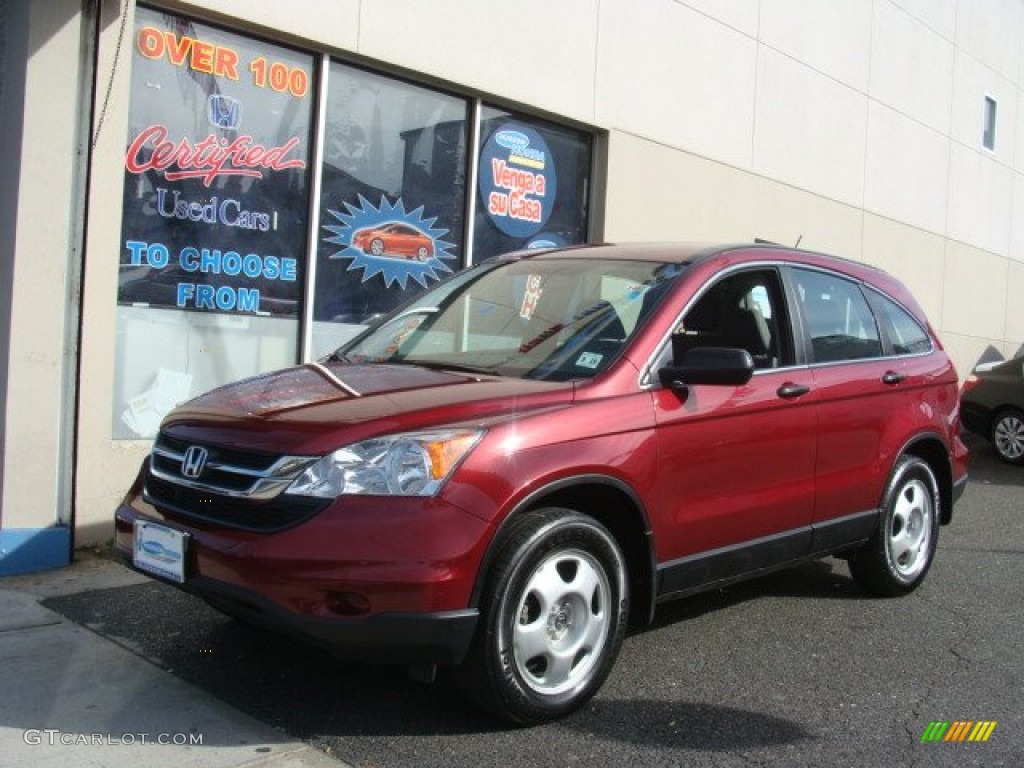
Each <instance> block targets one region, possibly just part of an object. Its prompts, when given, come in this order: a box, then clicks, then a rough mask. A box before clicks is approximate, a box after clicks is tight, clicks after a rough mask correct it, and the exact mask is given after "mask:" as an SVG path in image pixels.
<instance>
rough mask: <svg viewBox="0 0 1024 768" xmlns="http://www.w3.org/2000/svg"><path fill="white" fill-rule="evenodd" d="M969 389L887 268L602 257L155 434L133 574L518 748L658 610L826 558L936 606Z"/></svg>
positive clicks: (589, 687)
mask: <svg viewBox="0 0 1024 768" xmlns="http://www.w3.org/2000/svg"><path fill="white" fill-rule="evenodd" d="M957 394H958V393H957V375H956V372H955V371H954V368H953V365H952V364H951V362H950V360H949V358H948V357H947V356H946V354H945V353H944V352H943V350H942V347H941V345H940V343H939V341H938V339H937V338H936V337H935V334H934V333H933V331H932V330H931V328H930V327H929V325H928V322H927V321H926V319H925V317H924V315H923V314H922V312H921V309H920V307H919V306H918V305H917V303H916V302H915V301H914V299H913V298H912V297H911V296H910V294H909V293H908V292H907V290H906V289H905V288H904V287H903V286H902V285H901V284H900V283H899V282H897V281H896V280H894V279H893V278H892V277H890V276H888V275H886V274H885V273H883V272H880V271H879V270H877V269H873V268H871V267H868V266H865V265H863V264H857V263H853V262H848V261H844V260H841V259H836V258H832V257H828V256H823V255H819V254H814V253H808V252H803V251H798V250H793V249H787V248H781V247H774V246H762V245H757V246H753V245H737V246H720V247H712V248H698V247H693V246H667V245H665V246H663V245H657V246H654V245H636V246H611V245H608V246H584V247H578V248H571V249H562V250H554V251H547V252H544V253H537V252H524V253H519V254H512V255H509V256H507V257H502V258H498V259H495V260H492V261H487V262H485V263H483V264H480V265H478V266H476V267H473V268H471V269H468V270H465V271H463V272H460V273H458V274H456V275H455V276H453V277H452V278H450V279H449V280H447V281H446V282H444V283H441V284H440V285H438V286H437V287H436V288H434V289H433V290H431V291H429V292H427V293H425V294H423V295H421V296H420V297H419V298H417V299H415V300H414V301H413V302H411V303H410V304H407V305H406V306H404V307H403V308H401V309H399V310H397V311H396V312H394V313H393V314H391V315H390V316H388V317H386V318H385V319H384V320H383V321H381V322H380V323H378V324H376V325H375V326H374V327H371V328H370V329H368V330H367V331H366V332H365V333H363V334H362V335H361V336H359V337H357V338H356V339H354V340H353V341H352V342H351V343H349V344H348V345H346V346H344V347H342V348H341V349H340V350H338V351H337V352H335V353H334V354H332V355H331V356H330V357H328V358H326V359H324V360H322V361H320V362H317V363H309V364H306V365H301V366H298V367H295V368H290V369H287V370H283V371H278V372H275V373H270V374H267V375H263V376H257V377H255V378H251V379H248V380H246V381H242V382H239V383H237V384H232V385H229V386H226V387H222V388H220V389H217V390H214V391H212V392H210V393H208V394H206V395H203V396H201V397H199V398H197V399H195V400H192V401H191V402H189V403H186V404H184V405H182V406H180V407H179V408H178V409H177V410H175V411H174V412H173V413H171V414H170V415H169V416H168V417H167V418H166V419H165V421H164V423H163V425H162V428H161V430H160V434H159V436H158V438H157V439H156V442H155V444H154V446H153V451H152V454H151V455H150V457H149V458H148V459H147V460H146V462H145V463H144V465H143V467H142V469H141V472H140V474H139V477H138V480H137V481H136V482H135V484H134V486H133V487H132V488H131V490H130V491H129V493H128V495H127V497H126V498H125V500H124V502H123V504H121V506H120V507H119V508H118V509H117V512H116V525H117V541H118V545H119V547H120V548H121V549H122V550H123V551H124V552H125V553H126V555H128V556H130V557H131V558H132V561H133V563H134V565H135V566H136V567H137V568H139V569H141V570H143V571H145V572H147V573H150V574H152V575H155V576H157V577H160V578H163V579H166V580H168V581H170V582H172V583H175V584H177V585H179V586H180V587H181V588H183V589H185V590H188V591H189V592H193V593H195V594H197V595H200V596H201V597H202V598H204V599H205V600H207V601H208V602H209V603H211V604H213V605H214V606H216V607H217V608H219V609H221V610H223V611H225V612H226V613H228V614H231V615H234V616H237V617H239V618H241V619H243V620H245V621H249V622H252V623H254V624H260V625H267V626H271V627H276V628H278V629H280V630H284V631H288V632H291V633H294V634H298V635H300V636H303V637H305V638H307V639H311V640H314V641H318V642H320V643H322V644H325V645H328V646H330V647H332V648H334V649H337V650H339V651H342V652H344V653H346V654H347V655H349V656H350V657H355V658H366V659H379V660H390V661H401V662H404V663H409V664H411V665H414V668H415V669H417V670H418V671H419V672H420V673H428V672H432V671H433V669H434V668H435V666H436V665H438V664H441V665H449V666H452V667H454V676H455V678H456V680H457V682H458V683H459V685H460V686H461V687H462V688H463V690H464V691H465V692H466V693H467V694H468V695H470V696H471V697H472V698H473V699H475V700H476V701H477V702H479V703H480V704H481V705H482V706H484V707H486V708H487V709H490V710H491V711H493V712H496V713H498V714H500V715H502V716H504V717H506V718H510V719H512V720H514V721H517V722H520V723H536V722H541V721H544V720H547V719H550V718H553V717H557V716H560V715H563V714H565V713H567V712H569V711H571V710H573V709H575V708H577V707H579V706H580V705H581V704H582V703H583V702H585V701H586V700H587V699H588V698H589V697H591V696H592V695H593V694H594V693H595V692H596V691H597V690H598V688H599V687H600V686H601V684H602V682H603V681H604V679H605V677H606V676H607V675H608V672H609V670H610V669H611V667H612V664H613V663H614V661H615V658H616V655H617V653H618V651H619V647H620V645H621V643H622V641H623V636H624V635H625V633H626V630H627V627H628V626H629V624H630V623H631V622H632V623H634V624H642V623H644V622H647V621H650V619H651V617H652V615H653V614H654V611H655V608H656V607H657V605H658V604H659V603H661V602H663V601H666V600H669V599H671V598H676V597H680V596H684V595H688V594H691V593H695V592H698V591H700V590H705V589H709V588H714V587H718V586H721V585H722V584H725V583H728V582H732V581H736V580H738V579H744V578H749V577H752V576H758V575H761V574H764V573H767V572H769V571H772V570H775V569H778V568H782V567H785V566H790V565H793V564H795V563H799V562H803V561H806V560H808V559H814V558H820V557H823V556H825V555H836V556H839V557H842V558H845V559H846V560H848V561H849V566H850V571H851V573H852V575H853V578H854V579H855V580H856V581H857V582H858V583H859V584H860V585H861V586H862V587H863V588H864V589H865V590H866V591H867V592H869V593H871V594H875V595H901V594H904V593H907V592H910V591H911V590H913V589H914V588H915V587H917V586H918V585H919V584H920V583H921V582H922V580H923V579H924V577H925V574H926V573H927V572H928V568H929V566H930V565H931V562H932V559H933V558H934V556H935V551H936V546H937V543H938V534H939V526H940V525H942V524H947V523H949V522H950V520H951V517H952V513H953V503H954V501H955V500H956V499H957V498H958V497H959V495H960V493H961V492H962V491H963V489H964V486H965V483H966V459H967V450H966V448H965V447H964V445H963V443H962V442H961V441H960V439H959V437H958V432H959V412H958V399H957Z"/></svg>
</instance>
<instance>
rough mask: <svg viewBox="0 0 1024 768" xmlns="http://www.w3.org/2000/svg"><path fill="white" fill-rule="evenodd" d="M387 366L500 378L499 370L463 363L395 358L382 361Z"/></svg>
mask: <svg viewBox="0 0 1024 768" xmlns="http://www.w3.org/2000/svg"><path fill="white" fill-rule="evenodd" d="M381 363H384V364H385V365H387V364H391V365H415V366H418V367H420V368H428V369H430V370H432V371H456V372H458V373H479V374H483V375H485V376H500V375H501V374H499V373H498V371H497V369H495V368H485V367H483V366H480V365H465V364H463V363H449V362H446V361H443V360H410V359H408V358H404V357H393V358H391V359H390V360H381Z"/></svg>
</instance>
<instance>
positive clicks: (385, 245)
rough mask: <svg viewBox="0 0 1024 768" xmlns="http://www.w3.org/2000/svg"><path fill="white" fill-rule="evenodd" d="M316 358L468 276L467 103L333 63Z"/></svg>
mask: <svg viewBox="0 0 1024 768" xmlns="http://www.w3.org/2000/svg"><path fill="white" fill-rule="evenodd" d="M327 82H328V94H327V104H326V110H327V115H326V117H327V119H326V127H325V135H324V158H323V166H322V169H321V173H322V177H321V195H320V224H321V226H320V234H319V243H318V246H317V257H316V269H317V274H316V283H315V286H316V291H315V296H316V298H315V301H314V306H313V319H314V327H313V347H314V356H318V355H322V354H326V353H327V352H329V351H331V350H332V349H335V348H336V347H337V346H338V345H339V344H340V343H341V342H342V341H344V340H345V339H346V338H348V337H349V336H351V335H352V334H353V333H354V332H355V331H357V330H358V329H359V328H361V325H360V324H361V323H363V322H365V321H366V319H367V318H370V317H373V316H374V315H378V314H382V313H384V312H387V311H389V310H391V309H393V308H394V307H395V306H396V305H398V304H399V303H401V302H402V301H405V300H406V299H407V298H409V297H410V296H411V295H412V294H413V293H417V292H419V291H421V290H423V289H424V288H426V287H427V286H428V285H429V284H431V283H434V282H436V281H437V280H439V279H441V278H443V277H446V276H447V275H449V274H451V273H452V272H453V271H456V270H458V269H459V268H460V267H461V266H463V248H462V237H463V235H462V231H463V219H464V217H465V199H466V198H465V178H466V144H467V126H468V117H469V105H468V103H467V101H466V100H465V99H460V98H456V97H454V96H449V95H447V94H444V93H440V92H437V91H433V90H429V89H427V88H422V87H419V86H416V85H411V84H409V83H405V82H402V81H400V80H395V79H393V78H388V77H383V76H381V75H377V74H373V73H370V72H366V71H364V70H360V69H356V68H353V67H350V66H346V65H344V64H341V63H340V62H336V61H335V62H332V63H331V67H330V76H329V77H328V81H327Z"/></svg>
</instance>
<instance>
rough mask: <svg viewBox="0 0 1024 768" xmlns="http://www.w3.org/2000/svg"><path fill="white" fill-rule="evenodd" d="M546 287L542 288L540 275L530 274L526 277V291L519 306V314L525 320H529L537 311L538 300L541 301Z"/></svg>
mask: <svg viewBox="0 0 1024 768" xmlns="http://www.w3.org/2000/svg"><path fill="white" fill-rule="evenodd" d="M542 293H544V289H543V288H541V277H540V275H528V276H527V278H526V293H524V294H523V303H522V306H520V307H519V316H520V317H521V318H523V320H529V319H530V318H531V317H533V313H534V312H536V311H537V302H538V301H540V296H541V294H542Z"/></svg>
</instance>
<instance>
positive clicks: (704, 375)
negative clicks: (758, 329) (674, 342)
mask: <svg viewBox="0 0 1024 768" xmlns="http://www.w3.org/2000/svg"><path fill="white" fill-rule="evenodd" d="M753 375H754V359H753V358H752V357H751V356H750V353H749V352H747V350H745V349H738V348H734V347H695V348H693V349H690V350H687V351H685V352H683V353H682V354H681V355H677V354H673V361H672V365H670V366H666V367H665V368H662V369H661V370H660V371H658V378H659V379H660V380H661V383H662V384H664V385H665V386H666V387H668V388H669V389H672V390H675V391H677V392H685V391H686V388H687V386H689V385H692V384H710V385H718V386H732V387H738V386H741V385H743V384H746V383H747V382H748V381H750V377H751V376H753Z"/></svg>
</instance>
